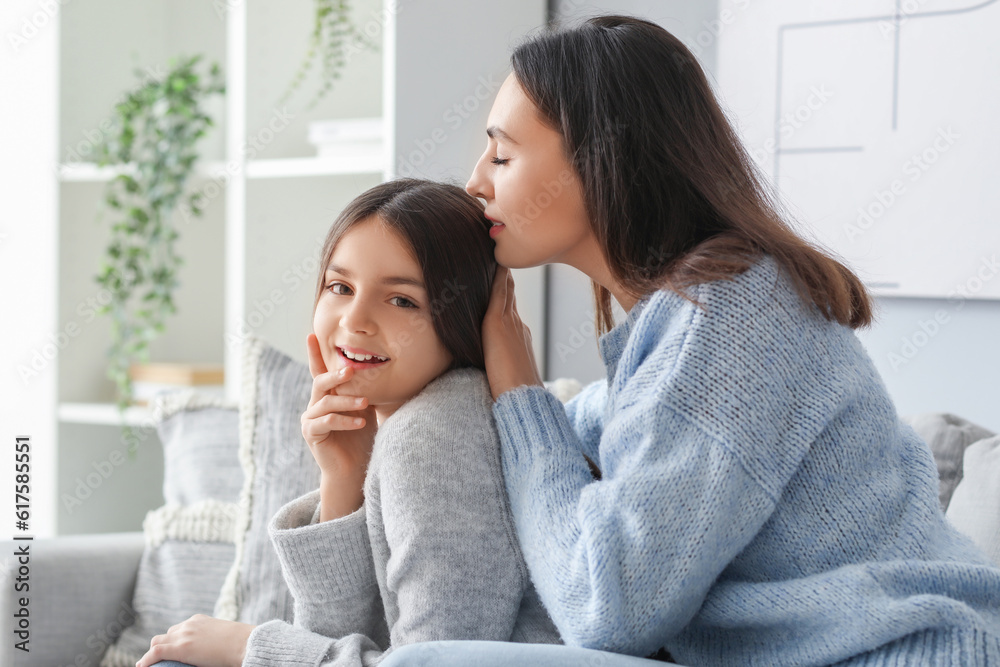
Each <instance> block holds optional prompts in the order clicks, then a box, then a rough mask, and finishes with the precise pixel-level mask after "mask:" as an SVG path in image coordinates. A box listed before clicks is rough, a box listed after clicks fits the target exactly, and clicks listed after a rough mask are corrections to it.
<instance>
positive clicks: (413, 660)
mask: <svg viewBox="0 0 1000 667" xmlns="http://www.w3.org/2000/svg"><path fill="white" fill-rule="evenodd" d="M672 664H674V663H668V662H656V661H654V660H647V659H645V658H635V657H632V656H629V655H620V654H618V653H607V652H605V651H594V650H591V649H586V648H576V647H573V646H561V645H558V644H516V643H513V642H487V641H438V642H420V643H417V644H408V645H406V646H401V647H400V648H398V649H394V650H393V651H392V653H390V654H389V655H388V656H387V657H386V659H385V660H383V661H382V662H381V663H380V664H379V667H470V665H475V667H527V666H530V667H655V666H656V665H672Z"/></svg>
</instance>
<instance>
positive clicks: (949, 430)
mask: <svg viewBox="0 0 1000 667" xmlns="http://www.w3.org/2000/svg"><path fill="white" fill-rule="evenodd" d="M902 419H903V421H904V422H905V423H907V424H909V425H910V426H911V427H913V430H914V431H916V432H917V435H919V436H920V437H921V438H923V439H924V441H925V442H926V443H927V444H928V445H930V448H931V452H933V454H934V462H935V463H936V464H937V469H938V480H939V485H938V500H940V501H941V509H943V510H946V509H948V503H949V502H951V494H952V493H954V492H955V487H956V486H958V483H959V482H961V481H962V470H963V468H962V457H963V455H964V454H965V448H966V447H968V446H969V445H971V444H972V443H974V442H978V441H980V440H982V439H983V438H988V437H990V436H991V435H995V434H994V433H993V432H992V431H990V430H988V429H985V428H983V427H982V426H979V425H977V424H973V423H972V422H970V421H968V420H966V419H963V418H961V417H957V416H955V415H952V414H948V413H945V412H928V413H924V414H918V415H913V416H906V417H903V418H902Z"/></svg>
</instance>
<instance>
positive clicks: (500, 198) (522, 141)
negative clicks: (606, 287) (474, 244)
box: [465, 74, 600, 270]
mask: <svg viewBox="0 0 1000 667" xmlns="http://www.w3.org/2000/svg"><path fill="white" fill-rule="evenodd" d="M486 134H487V136H488V141H487V143H486V152H485V153H483V155H482V157H480V158H479V162H478V163H477V164H476V168H475V170H474V171H473V173H472V178H470V179H469V182H468V184H467V185H466V186H465V189H466V191H468V192H469V194H471V195H473V196H474V197H479V198H481V199H483V200H485V201H486V217H487V218H490V219H491V220H493V221H494V225H493V228H492V229H491V230H490V236H492V237H493V239H494V241H495V242H496V251H495V256H496V259H497V262H498V263H500V264H502V265H503V266H506V267H510V268H523V267H528V266H538V265H540V264H547V263H550V262H561V263H563V264H569V265H571V266H576V267H577V268H579V269H581V270H586V269H585V266H586V264H588V263H590V262H592V261H593V259H594V257H595V255H594V253H595V252H596V253H597V255H596V256H600V251H599V250H598V246H597V240H596V238H595V237H594V235H593V232H592V231H591V228H590V224H589V223H588V220H587V213H586V210H585V206H584V202H583V195H582V188H581V186H580V180H579V177H578V176H577V174H576V171H575V170H574V169H573V167H572V165H571V164H570V163H569V160H568V159H567V158H566V155H565V151H564V149H563V140H562V135H561V134H560V133H559V132H557V131H556V130H554V129H552V128H551V127H549V126H548V125H546V124H544V123H543V122H542V120H541V116H540V114H539V112H538V109H537V108H536V107H535V105H534V103H533V102H532V101H531V100H530V99H529V98H528V96H527V95H526V94H525V93H524V91H523V89H522V88H521V85H520V84H519V83H518V81H517V79H516V78H515V77H514V75H513V74H511V75H510V76H508V77H507V80H506V81H504V83H503V85H502V86H501V87H500V91H499V92H498V93H497V98H496V101H495V102H494V103H493V109H492V110H491V111H490V116H489V120H488V121H487V129H486Z"/></svg>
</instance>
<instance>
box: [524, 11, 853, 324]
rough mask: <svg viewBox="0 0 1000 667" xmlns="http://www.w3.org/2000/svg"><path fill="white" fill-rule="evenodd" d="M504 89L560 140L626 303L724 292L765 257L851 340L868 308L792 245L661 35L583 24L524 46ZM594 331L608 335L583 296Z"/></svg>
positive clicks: (843, 275)
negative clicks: (693, 289) (515, 89)
mask: <svg viewBox="0 0 1000 667" xmlns="http://www.w3.org/2000/svg"><path fill="white" fill-rule="evenodd" d="M511 62H512V66H513V71H514V76H515V77H516V78H517V80H518V82H519V83H520V84H521V86H522V88H523V89H524V91H525V92H526V94H527V95H528V96H529V98H531V100H532V101H533V102H534V103H535V105H536V106H537V107H538V109H539V111H540V112H541V115H542V117H543V120H544V121H545V122H547V123H548V124H549V125H551V126H552V127H553V128H554V129H556V130H557V131H559V132H560V133H561V134H562V136H563V140H564V146H565V149H566V152H567V156H568V158H569V159H570V161H571V163H572V164H573V165H574V167H575V169H576V171H577V173H578V175H579V177H580V179H581V183H582V185H583V191H584V198H585V204H586V207H587V211H588V214H589V218H590V224H591V226H592V228H593V230H594V233H595V235H596V237H597V239H598V241H599V242H600V244H601V246H602V248H603V250H604V255H605V257H606V259H607V261H608V264H609V266H610V269H611V271H612V273H613V275H614V277H615V278H616V280H618V281H619V283H620V284H621V285H622V286H623V287H624V288H625V289H626V290H628V291H629V292H630V293H631V294H632V295H633V296H635V297H637V298H638V297H641V296H643V295H645V294H648V293H649V292H651V291H654V290H657V289H664V288H665V289H670V290H673V291H675V292H677V293H678V294H681V295H682V296H684V297H685V298H688V299H691V297H690V296H689V295H688V294H687V293H686V292H685V288H687V287H690V286H694V285H697V284H700V283H704V282H708V281H712V280H729V279H732V278H733V277H734V276H736V275H738V274H740V273H742V272H743V271H745V270H746V269H748V268H749V267H750V266H751V265H752V264H753V263H754V262H755V261H757V260H758V259H759V258H760V257H761V256H762V255H765V254H766V255H770V256H772V257H773V258H774V259H775V260H776V261H777V263H778V264H779V265H780V266H781V267H783V268H784V269H785V270H786V271H787V273H788V274H789V275H790V276H791V278H792V281H793V283H794V284H795V286H796V289H797V290H798V292H799V294H800V295H801V296H802V298H803V299H804V300H805V301H806V302H812V303H814V304H816V306H817V307H818V308H819V310H820V311H821V312H822V314H823V315H824V317H826V318H827V319H830V320H836V321H837V322H839V323H841V324H844V325H848V326H850V327H852V328H858V327H863V326H868V325H869V324H870V323H871V320H872V302H871V297H870V296H869V294H868V291H867V290H866V288H865V286H864V284H863V283H862V282H861V280H860V279H859V278H858V277H857V276H856V275H854V273H853V272H852V271H851V270H850V269H848V268H847V267H846V266H844V265H843V264H842V263H841V262H839V261H837V260H836V259H834V258H833V257H832V256H830V255H829V254H827V253H826V252H824V251H822V250H821V249H819V248H818V247H816V246H814V245H813V244H811V243H809V242H808V241H807V240H805V239H803V238H802V237H800V236H799V235H798V234H796V233H795V232H794V231H793V230H792V229H791V227H790V226H789V225H788V224H787V223H786V222H785V218H784V215H783V212H782V207H781V206H780V204H779V203H778V201H777V198H776V197H774V196H773V195H772V194H771V191H770V189H769V188H767V187H765V186H764V184H763V183H764V179H763V177H762V176H761V174H760V172H759V170H758V169H757V167H756V165H755V164H754V163H753V160H752V158H751V157H750V155H749V154H748V153H747V151H746V149H745V148H744V147H743V144H742V142H741V141H740V139H739V137H738V136H737V134H736V132H735V131H734V130H733V128H732V126H731V124H730V123H729V121H728V119H727V118H726V116H725V114H724V112H723V111H722V108H721V107H720V105H719V103H718V101H717V100H716V99H715V96H714V94H713V92H712V89H711V87H710V86H709V83H708V80H707V78H706V77H705V74H704V72H703V71H702V69H701V66H700V65H699V64H698V61H697V60H696V59H695V57H694V55H692V53H691V52H690V51H689V50H688V49H687V47H685V46H684V45H683V44H682V43H681V42H680V41H679V40H678V39H677V38H676V37H674V36H673V35H671V34H670V33H669V32H667V31H666V30H664V29H663V28H661V27H660V26H658V25H656V24H654V23H650V22H648V21H644V20H642V19H637V18H632V17H625V16H601V17H596V18H592V19H590V20H588V21H586V22H584V23H583V24H581V25H579V26H577V27H574V28H570V29H557V30H553V31H550V32H547V33H544V34H542V35H540V36H537V37H535V38H533V39H531V40H530V41H527V42H525V43H523V44H521V45H520V46H519V47H518V48H517V49H516V50H515V51H514V53H513V55H512V57H511ZM593 287H594V296H595V301H596V305H597V330H598V332H604V331H607V330H609V329H610V328H611V327H612V326H613V323H614V320H613V317H612V313H611V295H610V293H609V292H608V290H607V289H605V288H604V287H602V286H600V285H598V284H597V283H593Z"/></svg>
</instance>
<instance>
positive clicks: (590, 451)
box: [566, 379, 608, 464]
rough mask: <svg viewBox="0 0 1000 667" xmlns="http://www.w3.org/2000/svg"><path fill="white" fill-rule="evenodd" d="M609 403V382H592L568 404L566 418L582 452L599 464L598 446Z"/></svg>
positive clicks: (604, 380)
mask: <svg viewBox="0 0 1000 667" xmlns="http://www.w3.org/2000/svg"><path fill="white" fill-rule="evenodd" d="M607 402H608V381H607V380H606V379H603V380H596V381H594V382H591V383H590V384H588V385H587V386H586V387H584V388H583V390H582V391H581V392H580V393H579V394H577V395H576V396H574V397H573V398H571V399H570V400H569V401H568V402H567V403H566V417H567V418H568V419H569V423H570V424H571V425H572V427H573V431H574V432H575V433H576V437H577V439H578V441H579V444H580V451H582V452H583V454H584V456H586V457H587V458H589V459H590V460H591V461H593V462H594V463H595V464H596V463H599V460H598V459H599V456H600V455H599V454H598V445H600V443H601V433H602V432H603V431H604V408H605V405H606V404H607Z"/></svg>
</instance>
